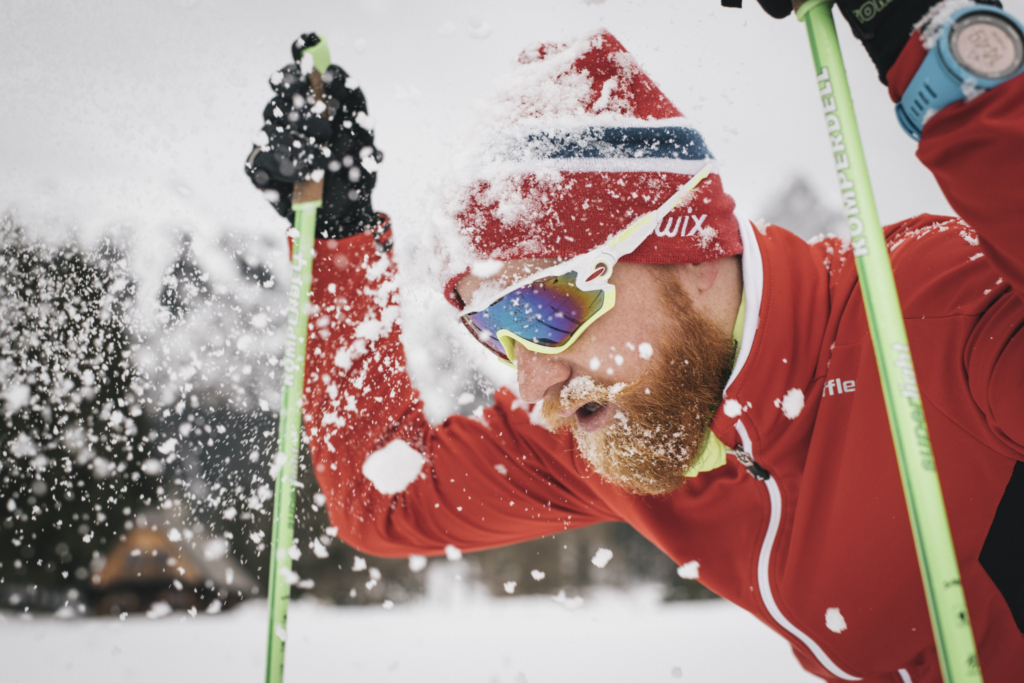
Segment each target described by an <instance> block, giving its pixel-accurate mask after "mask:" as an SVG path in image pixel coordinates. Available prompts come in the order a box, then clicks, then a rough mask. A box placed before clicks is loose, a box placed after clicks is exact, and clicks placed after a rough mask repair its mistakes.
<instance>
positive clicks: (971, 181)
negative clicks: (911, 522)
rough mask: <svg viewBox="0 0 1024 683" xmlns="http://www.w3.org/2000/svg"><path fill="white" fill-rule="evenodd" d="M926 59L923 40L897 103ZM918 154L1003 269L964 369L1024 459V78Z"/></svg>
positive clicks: (946, 121) (899, 82)
mask: <svg viewBox="0 0 1024 683" xmlns="http://www.w3.org/2000/svg"><path fill="white" fill-rule="evenodd" d="M925 54H926V53H925V50H924V48H923V47H922V45H921V41H920V40H919V39H918V34H917V33H915V34H914V35H913V36H912V37H911V39H910V40H909V41H908V43H907V46H906V47H905V48H904V50H903V52H902V53H901V54H900V57H899V59H898V60H897V61H896V63H895V64H894V65H893V68H892V70H890V72H889V92H890V95H891V97H892V99H893V101H894V102H895V101H899V99H900V98H901V97H902V96H903V92H904V90H905V89H906V87H907V86H908V85H909V84H910V80H911V79H912V78H913V77H914V74H915V73H916V72H917V69H918V67H919V66H920V64H921V62H922V61H923V60H924V57H925ZM917 156H918V158H919V159H920V160H921V161H922V162H923V163H924V164H925V166H927V167H928V168H929V169H930V170H931V171H932V173H933V174H934V175H935V179H936V180H937V181H938V183H939V187H941V188H942V191H943V193H944V194H945V196H946V199H948V200H949V203H950V205H952V207H953V208H954V209H955V210H956V212H957V214H958V215H959V216H960V217H961V218H962V219H964V220H965V221H966V222H967V223H968V224H969V225H970V226H971V227H972V228H973V230H974V234H976V240H977V250H978V252H979V254H984V257H985V261H986V262H987V263H988V265H990V266H991V267H992V269H993V271H994V272H993V274H992V281H991V283H990V284H988V285H987V287H988V288H986V289H984V290H983V292H982V296H983V297H987V298H988V300H989V302H990V303H989V304H988V308H987V310H986V312H985V315H984V316H982V317H981V319H980V321H979V323H978V325H977V326H976V327H975V329H974V331H973V333H972V335H971V338H970V339H969V340H968V344H967V348H965V350H964V363H965V368H966V370H967V374H968V377H969V381H970V390H971V394H972V396H973V397H974V401H975V403H976V404H977V405H978V407H979V408H980V409H981V410H982V412H983V413H984V414H985V418H986V420H987V421H988V425H989V427H990V428H991V429H992V431H993V432H994V433H995V434H996V435H997V436H998V437H999V439H1000V440H1001V441H1003V443H1004V444H1006V445H1007V446H1009V447H1010V450H1009V453H1010V454H1011V455H1012V456H1013V457H1015V458H1017V459H1018V460H1024V420H1021V419H1020V415H1021V412H1022V411H1024V392H1022V391H1021V383H1020V378H1021V377H1024V334H1020V331H1021V327H1022V326H1024V190H1022V188H1024V76H1017V77H1016V78H1013V79H1011V80H1009V81H1007V82H1005V83H1003V84H1001V85H999V86H998V87H996V88H993V89H992V90H990V91H988V92H986V93H983V94H981V95H979V96H978V97H976V98H974V99H972V100H971V101H969V102H968V101H961V102H955V103H953V104H950V105H948V106H946V107H944V108H943V109H942V110H941V111H939V112H938V113H936V114H935V115H934V116H933V117H932V118H931V119H929V120H928V122H927V123H925V125H924V128H923V130H922V135H921V142H920V145H919V146H918V150H917ZM969 238H970V235H967V236H966V237H965V239H969ZM975 258H976V257H975Z"/></svg>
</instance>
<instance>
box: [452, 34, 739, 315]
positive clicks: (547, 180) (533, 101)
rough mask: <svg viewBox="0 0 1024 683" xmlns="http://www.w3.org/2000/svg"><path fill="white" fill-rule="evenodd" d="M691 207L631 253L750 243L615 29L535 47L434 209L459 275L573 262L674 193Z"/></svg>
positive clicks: (705, 252) (689, 253) (697, 143)
mask: <svg viewBox="0 0 1024 683" xmlns="http://www.w3.org/2000/svg"><path fill="white" fill-rule="evenodd" d="M708 164H711V166H712V173H711V175H710V176H709V177H708V179H706V180H705V181H703V182H702V183H701V184H700V185H699V186H698V188H697V190H696V191H695V192H694V194H693V196H692V197H691V198H690V201H689V202H687V203H686V204H685V205H683V206H680V207H678V208H677V209H676V210H675V211H673V212H672V213H671V214H669V215H668V216H667V217H666V218H665V220H664V221H663V222H662V224H661V225H659V226H658V229H657V231H656V233H655V234H653V235H652V236H651V237H649V238H648V239H647V240H646V241H645V242H644V243H643V244H642V245H641V246H640V248H639V249H637V250H636V251H634V252H633V253H632V254H630V255H628V256H626V257H625V258H624V259H623V260H625V261H632V262H637V263H696V262H702V261H707V260H712V259H717V258H721V257H724V256H732V255H735V254H739V253H740V252H741V251H742V246H741V243H740V239H739V226H738V223H737V221H736V218H735V216H734V215H733V209H734V206H735V204H734V202H733V200H732V198H731V197H730V196H729V195H728V194H726V193H725V191H724V189H723V187H722V182H721V178H720V177H719V175H718V170H717V164H716V163H715V161H714V159H713V157H712V155H711V153H710V151H709V150H708V148H707V146H706V145H705V143H704V139H703V138H702V137H701V135H700V133H699V132H698V131H697V129H696V128H695V127H694V126H693V125H692V124H691V123H690V121H689V120H688V119H686V118H684V117H683V115H682V114H681V113H680V111H679V110H678V109H677V108H676V107H675V105H673V104H672V102H670V101H669V99H668V98H667V97H666V96H665V95H664V94H663V93H662V92H661V91H660V90H659V89H658V87H657V86H656V85H655V84H654V82H653V81H652V80H651V79H650V78H649V77H648V76H647V75H646V74H645V73H644V72H643V70H642V69H641V68H640V66H639V65H638V64H637V62H636V60H635V59H634V58H633V56H632V55H630V54H629V53H628V52H627V51H626V49H625V48H624V47H623V46H622V44H621V43H619V41H618V40H616V39H615V37H614V36H612V35H611V34H610V33H608V32H607V31H603V30H602V31H597V32H594V33H592V34H589V35H587V36H584V37H582V38H579V39H575V40H570V41H567V42H565V43H561V44H544V45H540V44H538V45H536V46H534V47H531V48H529V49H527V50H526V51H525V52H523V54H522V55H521V56H520V57H519V60H518V63H517V64H516V65H515V67H514V68H513V69H512V70H511V72H510V73H508V74H507V75H506V76H505V77H504V78H503V79H502V80H501V81H500V83H499V87H498V90H497V93H496V95H495V97H494V98H493V99H492V100H491V103H490V104H489V105H488V106H486V107H484V109H483V111H482V116H481V120H480V122H479V124H478V127H477V130H476V131H475V133H474V134H473V135H472V136H470V142H469V143H468V144H467V146H466V147H465V149H464V151H463V153H462V154H461V156H460V158H459V159H458V161H457V163H456V168H457V169H458V170H457V171H456V172H455V173H454V174H453V177H452V178H451V179H450V181H449V182H448V184H447V186H446V188H445V191H444V198H443V200H442V201H441V202H440V205H439V207H438V210H437V211H436V212H435V216H434V219H435V220H434V227H435V230H436V235H435V237H436V238H437V241H438V243H439V246H440V248H441V250H442V253H443V255H444V265H443V267H442V269H441V273H440V275H441V280H442V282H443V283H444V286H445V294H446V296H447V297H448V298H449V301H451V302H452V303H454V304H456V305H458V300H457V298H456V297H455V296H454V293H453V289H454V286H455V283H456V282H457V281H458V280H459V278H461V277H462V276H463V275H465V274H466V273H467V272H469V271H470V270H471V269H472V268H473V267H474V265H476V264H479V262H480V261H493V260H497V261H507V260H511V259H520V258H557V259H567V258H571V257H573V256H576V255H578V254H581V253H584V252H586V251H589V250H591V249H593V248H595V247H597V246H599V245H600V244H602V243H603V242H604V241H605V240H606V239H607V238H608V237H609V236H611V235H613V234H615V233H616V232H618V231H620V230H622V229H623V228H625V227H626V226H627V225H628V224H629V222H630V221H631V220H632V219H634V218H636V217H637V216H639V215H642V214H644V213H646V212H648V211H651V210H653V209H655V208H657V207H658V206H659V205H661V204H662V203H663V202H664V201H666V200H667V199H668V198H669V197H670V196H671V195H672V194H673V193H674V192H675V191H676V190H677V189H678V188H679V187H680V186H681V185H683V184H685V183H686V182H687V181H688V180H690V178H692V177H693V175H694V174H695V173H697V172H698V171H699V170H700V169H702V168H703V167H704V166H706V165H708Z"/></svg>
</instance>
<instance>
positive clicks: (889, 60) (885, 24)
mask: <svg viewBox="0 0 1024 683" xmlns="http://www.w3.org/2000/svg"><path fill="white" fill-rule="evenodd" d="M854 4H856V6H855V7H854V6H852V5H854ZM937 4H939V0H888V2H887V1H886V0H864V1H863V2H861V3H856V2H841V3H839V11H840V12H842V14H843V16H844V17H845V18H846V21H847V23H849V24H850V28H851V29H852V30H853V34H854V35H855V36H857V38H858V40H860V42H861V43H863V44H864V48H865V49H866V50H867V52H868V56H869V57H871V61H872V62H874V64H875V68H876V69H877V70H878V80H880V81H882V83H884V84H886V85H888V84H889V82H888V80H887V74H888V73H889V69H891V68H892V65H893V64H895V63H896V58H897V57H899V56H900V53H901V52H902V51H903V48H904V46H905V45H906V44H907V41H908V40H910V35H911V34H912V33H913V32H914V25H915V24H916V23H917V22H918V21H920V20H921V18H922V17H923V16H924V15H925V14H927V13H928V11H929V10H930V9H931V8H932V6H933V5H937ZM974 4H979V5H995V6H997V7H1001V5H1000V3H999V0H974Z"/></svg>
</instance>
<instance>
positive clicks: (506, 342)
mask: <svg viewBox="0 0 1024 683" xmlns="http://www.w3.org/2000/svg"><path fill="white" fill-rule="evenodd" d="M503 332H504V330H501V331H499V332H498V341H500V342H501V345H502V346H503V347H505V355H506V356H507V357H508V359H509V361H510V362H512V363H515V362H516V340H515V339H513V338H512V335H510V334H508V333H507V332H504V334H503Z"/></svg>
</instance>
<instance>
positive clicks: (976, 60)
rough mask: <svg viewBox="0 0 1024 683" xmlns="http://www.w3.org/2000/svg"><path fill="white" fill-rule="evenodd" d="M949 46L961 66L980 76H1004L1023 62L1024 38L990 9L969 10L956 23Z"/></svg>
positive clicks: (990, 77) (997, 77) (993, 77)
mask: <svg viewBox="0 0 1024 683" xmlns="http://www.w3.org/2000/svg"><path fill="white" fill-rule="evenodd" d="M949 47H950V50H951V51H952V53H953V57H954V59H956V61H957V62H958V63H959V64H960V66H962V67H964V68H965V69H967V70H968V71H969V72H970V73H972V74H974V75H975V76H978V77H979V78H988V79H993V80H995V79H999V78H1005V77H1006V76H1009V75H1010V74H1012V73H1013V72H1015V71H1016V70H1017V69H1019V68H1020V66H1021V64H1022V63H1024V39H1022V37H1021V35H1020V33H1019V32H1018V31H1017V28H1016V27H1015V26H1014V25H1013V24H1011V23H1010V22H1008V21H1006V20H1005V19H1003V18H1002V17H1000V16H998V15H995V14H990V13H987V12H978V13H974V14H968V15H967V16H965V17H963V18H962V19H960V20H958V21H957V22H956V23H955V24H953V27H952V29H951V30H950V33H949Z"/></svg>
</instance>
